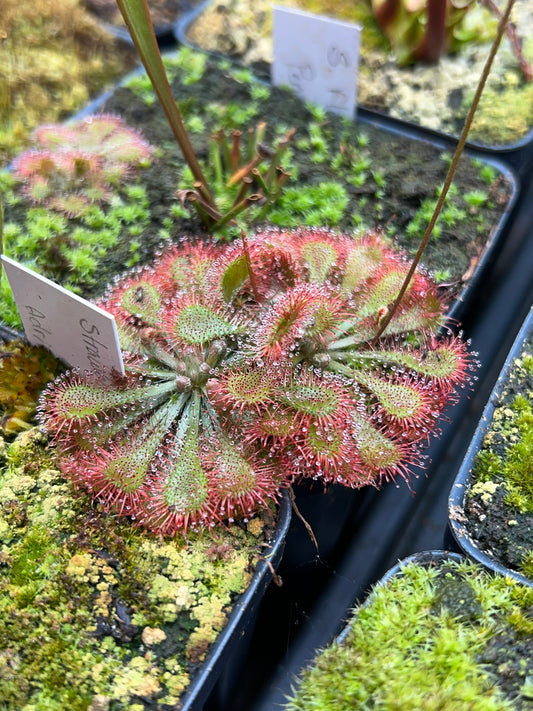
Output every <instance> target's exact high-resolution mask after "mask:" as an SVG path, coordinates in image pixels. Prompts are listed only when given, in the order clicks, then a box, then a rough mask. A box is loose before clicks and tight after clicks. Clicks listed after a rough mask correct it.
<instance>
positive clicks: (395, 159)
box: [3, 49, 512, 322]
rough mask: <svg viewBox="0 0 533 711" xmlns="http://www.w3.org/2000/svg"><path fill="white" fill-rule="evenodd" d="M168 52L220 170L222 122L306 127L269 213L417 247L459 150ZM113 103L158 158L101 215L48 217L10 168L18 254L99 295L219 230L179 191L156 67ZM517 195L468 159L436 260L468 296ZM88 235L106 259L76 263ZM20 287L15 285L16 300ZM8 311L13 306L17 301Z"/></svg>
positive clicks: (431, 262) (176, 83)
mask: <svg viewBox="0 0 533 711" xmlns="http://www.w3.org/2000/svg"><path fill="white" fill-rule="evenodd" d="M166 63H167V68H168V72H169V74H170V76H171V81H172V89H173V93H174V96H175V97H176V99H177V100H178V103H179V105H180V108H181V110H182V113H183V115H184V119H185V123H186V125H187V126H188V127H189V131H190V136H191V139H192V142H193V145H194V147H195V149H196V151H197V153H198V156H199V158H200V160H201V161H202V163H203V164H204V166H206V170H207V172H209V170H210V169H211V170H212V166H211V167H210V166H209V165H208V150H209V140H210V136H211V135H212V134H213V132H215V131H216V130H218V129H220V128H221V127H222V128H224V129H225V130H226V131H230V130H232V129H233V128H239V129H241V130H246V129H247V128H248V127H254V128H255V126H256V125H257V124H258V123H259V122H260V121H266V122H267V132H266V137H265V143H266V144H267V145H273V144H274V143H275V141H276V140H277V139H278V138H279V137H280V136H281V135H283V134H284V133H285V132H286V131H287V129H288V128H289V127H294V128H295V129H296V133H295V136H294V139H293V142H292V143H291V145H290V148H289V151H288V152H287V153H286V154H285V156H284V161H283V162H284V167H285V168H286V169H287V170H288V171H289V172H290V173H291V178H290V180H289V182H288V183H287V184H286V186H285V188H284V189H283V191H282V194H281V197H280V198H278V200H277V202H276V204H275V205H274V206H273V207H272V208H271V209H270V212H269V213H268V214H267V215H266V217H265V218H264V219H263V220H262V222H263V223H264V222H272V223H275V224H278V225H280V226H283V227H296V226H301V225H318V226H329V227H333V228H336V229H338V230H341V231H346V232H348V233H354V232H359V231H361V230H364V229H382V230H383V232H384V236H385V238H386V239H390V240H392V241H394V242H395V243H396V245H397V246H399V247H400V248H403V249H404V250H405V251H406V252H407V254H408V255H409V254H414V252H416V249H417V248H418V244H419V240H420V238H421V236H422V234H423V232H424V230H425V227H426V225H427V223H428V222H429V217H430V215H431V211H432V209H433V206H434V204H435V202H436V200H437V195H438V192H439V190H440V188H441V186H442V183H443V181H444V177H445V175H446V172H447V169H448V166H449V161H450V159H451V156H450V155H449V154H448V153H446V152H443V151H442V150H441V149H440V148H437V147H435V146H434V145H432V144H430V143H426V142H419V141H415V140H412V139H409V138H407V137H406V136H403V135H401V134H395V133H392V132H389V131H386V130H384V129H381V128H378V127H376V126H375V125H373V124H370V123H367V122H363V121H357V122H351V121H348V120H346V119H343V118H341V117H339V116H335V115H333V114H328V113H326V112H324V111H322V110H321V109H317V108H315V107H311V106H308V105H305V104H303V103H302V102H301V101H300V100H299V99H298V98H296V97H295V96H293V95H292V94H290V93H289V92H288V91H286V90H284V89H278V88H272V87H269V86H268V85H266V84H264V83H260V82H258V81H255V80H253V78H252V76H251V75H250V73H249V71H248V70H242V69H239V68H238V67H235V66H233V65H231V64H230V63H228V62H225V61H221V62H220V61H218V60H215V59H208V58H206V57H205V55H199V54H195V53H191V51H190V50H187V49H184V50H181V52H178V53H177V54H173V55H169V56H168V58H167V59H166ZM194 67H197V71H196V70H195V71H196V73H193V71H192V69H191V68H194ZM101 111H102V112H105V113H112V114H118V115H120V116H122V117H123V118H124V119H125V120H126V122H127V123H128V124H129V125H130V126H132V127H135V128H139V129H140V130H141V131H142V133H143V134H144V136H145V137H146V138H147V139H148V141H149V142H150V143H151V144H152V145H154V146H156V149H157V150H156V154H155V156H154V158H153V160H152V164H151V166H150V167H148V168H147V169H144V170H142V171H141V172H140V173H139V175H137V176H136V177H135V178H134V179H133V180H132V182H131V184H129V185H125V186H122V187H121V189H120V190H119V191H118V194H117V195H116V197H115V198H114V201H113V204H112V205H111V207H110V208H108V209H107V211H103V210H100V211H99V212H98V211H96V212H97V213H98V214H97V215H96V218H95V213H94V211H93V213H92V214H91V220H90V221H89V220H88V219H85V218H83V217H81V218H71V219H67V218H63V217H62V216H61V215H59V216H58V215H57V214H56V215H53V216H49V215H48V214H47V211H46V210H44V208H42V207H37V208H32V206H31V205H29V204H28V202H27V200H25V199H24V198H23V196H21V195H20V189H19V188H18V187H17V186H16V185H13V184H12V179H10V178H9V176H4V177H3V182H4V185H5V187H4V193H5V203H6V207H5V235H4V242H5V249H6V253H7V254H9V255H10V256H12V257H13V258H15V259H18V260H20V261H23V262H24V261H26V263H28V261H29V266H30V267H31V268H34V269H36V270H37V271H40V272H41V273H44V274H45V275H47V276H51V277H52V278H54V279H56V280H58V281H60V282H61V283H63V284H64V285H66V286H68V288H71V289H74V290H76V291H78V292H79V293H81V294H82V295H84V296H86V297H87V296H89V297H91V296H94V295H98V294H100V293H101V292H102V291H103V290H104V287H105V285H106V284H107V283H108V282H109V281H111V280H112V278H113V277H114V276H115V275H116V274H117V273H119V272H122V271H123V270H124V266H125V265H127V266H134V265H135V264H137V263H140V262H145V261H147V260H149V259H151V258H152V257H153V255H154V253H155V252H156V251H157V249H158V247H159V246H161V244H162V243H168V242H169V241H172V240H176V239H179V238H181V237H182V236H183V235H186V234H194V235H197V236H199V237H202V236H204V237H205V236H206V235H205V231H204V230H203V229H202V227H201V224H200V222H199V219H198V217H197V216H196V215H195V214H194V213H192V214H191V213H188V212H187V210H185V209H183V207H182V206H181V204H180V202H179V200H178V198H177V197H176V190H177V188H179V187H181V188H183V187H184V186H185V187H190V186H191V182H192V181H191V180H190V178H189V179H187V177H186V176H187V174H188V171H187V169H186V168H185V166H184V161H183V158H182V156H181V154H180V151H179V149H178V147H177V145H176V144H175V142H174V140H173V137H172V134H171V132H170V129H169V128H168V125H167V124H166V121H165V119H164V117H163V114H162V111H161V109H160V107H159V105H158V104H157V103H156V102H155V99H154V95H153V91H152V89H151V87H150V86H149V82H148V80H147V79H146V77H145V75H137V76H135V77H134V78H133V79H131V80H130V82H129V85H128V86H122V87H121V88H119V89H118V90H116V91H115V92H114V94H113V95H112V97H111V98H110V99H109V100H108V101H107V102H106V103H105V104H104V105H103V106H102V107H101ZM10 181H11V182H10ZM187 181H188V182H187ZM511 193H512V187H511V185H510V183H509V181H508V178H507V177H506V176H505V175H504V174H502V173H501V172H500V171H499V170H498V169H497V168H494V167H493V166H490V165H488V164H484V163H480V162H478V161H474V160H472V159H470V158H469V157H467V156H465V157H463V158H462V160H461V163H460V167H459V170H458V173H457V176H456V179H455V182H454V185H453V186H452V190H451V192H450V195H449V196H448V199H447V203H446V207H445V210H444V212H443V214H442V217H441V219H440V221H439V223H438V225H437V229H436V230H435V232H434V238H433V239H432V240H431V243H430V246H429V248H428V250H427V252H426V254H425V257H424V259H425V264H426V266H427V268H429V269H430V270H432V271H433V272H434V273H435V274H436V277H437V280H439V281H442V282H446V284H448V285H452V286H451V288H450V287H447V288H446V289H447V290H448V291H452V293H457V292H458V291H460V290H461V288H462V287H463V285H464V284H465V283H467V281H468V278H469V276H470V274H471V271H472V268H473V267H474V266H475V265H476V263H477V262H478V260H479V258H480V256H481V254H482V253H483V251H484V249H485V247H486V245H487V244H488V243H489V242H490V240H491V238H492V237H493V235H494V232H495V230H496V229H497V228H498V225H499V222H500V220H501V218H502V215H503V214H504V212H505V209H506V205H507V204H508V202H509V199H510V196H511ZM130 206H131V207H130ZM242 214H243V216H244V217H243V220H242V221H241V222H240V224H239V226H238V228H237V229H235V228H233V232H232V231H231V230H229V231H228V232H226V233H225V234H224V233H222V234H219V235H217V236H216V238H217V239H221V238H230V237H232V236H235V235H238V234H240V228H241V227H244V229H246V230H250V229H251V228H252V226H253V224H252V223H253V219H254V214H253V212H252V213H242ZM115 215H116V216H115ZM36 221H37V225H38V227H36ZM110 222H112V224H108V223H110ZM45 223H46V225H47V229H46V230H45V229H43V224H45ZM100 231H101V236H102V237H101V238H100V236H99V235H100ZM31 235H37V237H36V238H35V237H30V236H31ZM104 235H105V240H106V241H105V242H103V239H104ZM77 239H79V240H80V242H79V243H77V242H76V240H77ZM84 240H85V241H86V244H87V245H88V246H85V249H88V250H89V251H90V255H91V257H92V258H93V259H95V260H96V262H97V266H96V265H94V266H93V268H92V271H88V270H87V271H85V272H77V270H76V268H75V264H74V263H73V261H72V258H71V255H72V254H73V253H75V250H76V249H78V247H80V248H81V247H83V246H84ZM28 241H29V242H31V244H32V245H33V248H34V252H35V254H34V256H32V257H31V258H30V259H29V260H28V255H27V253H25V247H24V245H25V244H28ZM36 245H38V249H36V248H35V247H36ZM91 245H96V247H95V246H91ZM73 250H74V252H73ZM84 264H85V262H84ZM3 288H4V289H5V288H6V287H5V285H4V287H3ZM8 298H9V297H8V296H7V295H6V293H5V291H4V294H3V300H4V302H5V303H7V301H6V299H8ZM3 312H4V314H5V313H7V312H8V308H7V306H6V307H5V308H4V309H3ZM15 322H16V317H15Z"/></svg>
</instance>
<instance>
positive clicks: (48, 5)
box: [0, 0, 135, 166]
mask: <svg viewBox="0 0 533 711" xmlns="http://www.w3.org/2000/svg"><path fill="white" fill-rule="evenodd" d="M134 57H135V55H134V53H133V51H132V50H131V49H129V48H127V47H125V46H124V45H122V44H119V43H117V41H116V40H115V39H114V38H113V37H111V35H109V33H108V32H106V31H105V30H103V29H102V27H101V26H100V25H99V23H98V22H97V21H96V19H95V18H94V17H92V16H91V15H90V14H89V13H88V12H87V11H86V10H84V9H83V8H82V7H81V5H80V2H79V0H2V8H1V14H0V166H2V165H5V164H6V162H7V161H8V160H9V159H10V158H12V157H13V155H15V153H16V152H17V151H19V150H21V148H23V147H24V146H25V145H26V144H27V143H28V139H29V135H30V133H31V131H32V129H34V128H35V127H36V126H39V125H40V124H43V123H52V122H56V121H60V120H63V119H65V118H66V117H67V116H68V114H70V113H72V112H74V111H77V110H79V109H80V108H81V107H82V106H84V105H85V104H86V103H87V101H88V100H89V98H91V97H93V96H95V95H96V94H97V93H99V92H101V91H103V89H104V88H109V86H110V85H112V84H113V83H114V82H115V81H116V80H117V78H118V77H120V76H122V75H124V74H125V73H126V71H128V69H130V68H131V67H132V66H133V65H134V62H135V58H134Z"/></svg>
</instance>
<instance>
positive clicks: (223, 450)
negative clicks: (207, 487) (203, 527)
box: [211, 441, 257, 499]
mask: <svg viewBox="0 0 533 711" xmlns="http://www.w3.org/2000/svg"><path fill="white" fill-rule="evenodd" d="M217 444H218V446H217V452H216V454H215V456H214V461H213V465H214V466H213V472H212V477H211V479H212V483H213V485H214V486H215V488H216V490H217V494H218V495H219V496H220V497H221V498H225V497H230V498H233V499H238V498H240V497H245V496H246V495H248V494H250V493H252V492H253V491H254V489H255V487H256V485H257V474H256V472H255V469H254V467H253V466H252V464H250V462H248V461H247V460H246V459H245V458H244V457H243V456H242V455H241V454H240V452H239V451H238V450H237V448H236V447H235V446H234V445H232V444H231V442H226V441H221V442H218V443H217Z"/></svg>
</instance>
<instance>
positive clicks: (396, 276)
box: [359, 269, 409, 318]
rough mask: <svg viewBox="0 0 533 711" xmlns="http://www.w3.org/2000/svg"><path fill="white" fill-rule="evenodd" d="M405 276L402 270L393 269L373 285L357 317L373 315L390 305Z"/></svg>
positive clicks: (404, 271)
mask: <svg viewBox="0 0 533 711" xmlns="http://www.w3.org/2000/svg"><path fill="white" fill-rule="evenodd" d="M405 274H406V270H404V269H393V270H391V271H389V272H387V273H386V274H384V275H383V276H382V277H381V279H379V281H377V282H376V283H375V284H373V285H372V286H371V287H370V288H369V290H368V292H367V294H366V296H365V298H364V299H363V301H362V304H361V307H360V309H359V317H360V318H364V317H365V316H369V315H370V314H375V313H377V312H378V311H379V309H381V308H383V307H384V306H388V305H389V304H390V303H392V302H393V301H394V299H395V298H396V297H397V296H398V294H399V292H400V289H401V287H402V284H403V282H404V279H405ZM408 291H409V287H408Z"/></svg>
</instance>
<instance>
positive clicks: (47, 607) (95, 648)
mask: <svg viewBox="0 0 533 711" xmlns="http://www.w3.org/2000/svg"><path fill="white" fill-rule="evenodd" d="M0 441H1V442H2V445H3V446H2V448H1V451H2V452H3V453H4V454H3V455H2V456H1V458H0V511H1V513H0V650H2V651H1V652H0V707H1V708H2V711H20V709H22V708H24V709H26V710H27V711H29V710H30V709H31V710H34V711H37V709H39V710H41V709H46V710H47V711H64V709H67V708H68V709H69V711H70V710H72V711H86V710H87V709H89V708H128V709H130V710H131V709H138V711H141V710H142V709H144V708H146V705H147V704H149V707H150V708H155V709H159V708H164V707H165V706H164V705H165V704H168V705H170V706H174V705H175V704H177V703H178V699H179V697H180V695H181V693H182V692H183V690H184V689H185V687H186V686H187V685H188V683H189V673H190V671H191V669H192V668H193V666H194V665H195V664H198V663H199V662H201V660H202V659H203V658H204V656H205V654H206V651H207V649H208V647H209V645H210V643H211V642H212V641H213V640H214V638H215V637H216V636H217V634H218V633H219V632H220V630H221V628H222V627H223V626H224V625H225V623H226V620H227V617H228V614H229V609H230V607H231V605H232V602H233V600H234V599H235V597H236V595H238V594H240V593H241V592H242V591H243V590H244V589H245V588H246V586H247V585H248V583H249V581H250V577H251V574H252V573H251V570H252V568H253V564H254V561H255V559H256V558H257V555H258V551H260V550H261V542H262V541H264V540H265V536H266V531H267V530H268V528H269V526H270V523H271V522H270V521H269V520H268V518H269V514H268V512H266V514H265V517H263V518H262V519H257V520H256V522H255V526H254V534H252V533H251V532H250V531H248V530H247V529H246V528H245V527H237V526H234V527H230V528H228V529H224V530H220V531H217V532H216V533H215V534H212V535H210V536H207V537H205V538H202V537H199V536H195V535H191V536H189V539H188V541H184V540H181V539H179V540H176V541H167V542H161V541H160V540H159V538H157V537H154V536H151V535H147V534H145V533H141V532H140V531H139V530H138V529H137V530H136V529H133V528H132V527H131V524H130V523H129V522H128V523H126V524H125V525H121V524H120V523H118V524H117V521H115V520H114V519H113V518H110V517H108V516H106V517H104V516H102V515H101V514H100V512H99V510H98V509H97V508H95V507H92V506H91V505H90V503H89V501H88V499H87V498H86V497H85V496H80V494H79V493H78V494H76V495H74V492H73V490H72V487H71V485H70V484H69V483H68V482H66V481H65V479H64V478H63V477H62V475H61V473H60V472H59V471H58V469H57V465H56V462H55V460H54V458H53V456H52V455H51V454H50V452H49V451H48V450H47V448H46V442H47V440H46V438H45V437H44V436H43V435H42V434H41V433H40V432H39V430H37V429H33V430H30V431H28V432H24V433H23V434H21V435H19V436H18V437H17V438H16V439H15V440H14V441H13V442H12V443H8V444H7V445H5V442H4V440H3V439H2V440H0ZM259 521H262V523H263V525H262V526H258V523H259ZM98 704H100V705H98Z"/></svg>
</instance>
